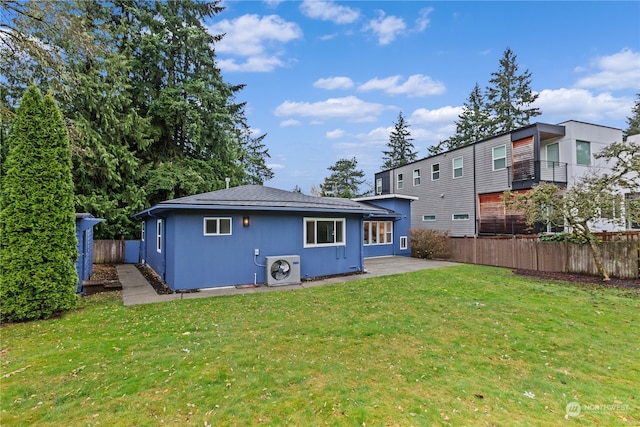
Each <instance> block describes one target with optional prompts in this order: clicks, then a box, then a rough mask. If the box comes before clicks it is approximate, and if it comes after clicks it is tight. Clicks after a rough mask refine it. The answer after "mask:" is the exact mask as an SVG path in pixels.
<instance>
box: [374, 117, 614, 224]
mask: <svg viewBox="0 0 640 427" xmlns="http://www.w3.org/2000/svg"><path fill="white" fill-rule="evenodd" d="M615 141H622V130H620V129H615V128H611V127H607V126H600V125H595V124H589V123H583V122H578V121H567V122H563V123H560V124H557V125H553V124H546V123H535V124H532V125H529V126H525V127H522V128H520V129H516V130H514V131H511V132H507V133H503V134H500V135H496V136H494V137H491V138H487V139H484V140H481V141H478V142H475V143H472V144H470V145H467V146H464V147H461V148H457V149H454V150H451V151H448V152H445V153H441V154H437V155H433V156H429V157H426V158H423V159H421V160H418V161H415V162H413V163H409V164H407V165H404V166H401V167H398V168H394V169H389V170H385V171H382V172H378V173H376V175H375V183H376V194H381V195H385V194H386V195H391V194H395V195H405V196H412V197H416V198H417V200H416V201H415V202H413V204H412V208H411V212H412V214H411V228H426V229H434V230H442V231H448V232H449V233H450V235H452V236H474V235H483V234H487V235H493V234H524V233H528V232H530V230H527V227H526V225H525V223H524V219H523V218H522V216H521V215H519V214H518V213H517V212H509V211H508V210H507V209H506V208H505V205H504V202H503V199H502V195H503V193H504V191H506V190H511V191H514V192H518V191H527V190H529V189H531V188H532V187H533V186H534V185H535V184H537V183H540V182H553V183H555V184H557V185H560V186H570V185H572V182H573V181H574V180H575V178H578V177H580V176H583V175H584V174H585V173H587V172H588V171H589V170H592V169H594V168H595V169H597V168H599V167H602V166H604V163H603V162H602V161H601V160H598V159H596V158H595V157H594V154H595V153H597V152H598V151H600V150H601V149H602V148H603V147H605V146H607V145H608V144H611V143H612V142H615ZM549 231H551V230H549ZM607 231H613V230H607Z"/></svg>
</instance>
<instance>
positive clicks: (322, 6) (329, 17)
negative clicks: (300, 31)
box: [300, 0, 360, 24]
mask: <svg viewBox="0 0 640 427" xmlns="http://www.w3.org/2000/svg"><path fill="white" fill-rule="evenodd" d="M300 12H302V14H303V15H305V16H307V17H308V18H313V19H320V20H322V21H331V22H333V23H334V24H351V23H353V22H355V21H357V20H358V18H359V17H360V11H359V10H358V9H353V8H350V7H348V6H340V5H337V4H335V3H334V2H333V1H317V0H305V1H303V2H302V4H301V5H300Z"/></svg>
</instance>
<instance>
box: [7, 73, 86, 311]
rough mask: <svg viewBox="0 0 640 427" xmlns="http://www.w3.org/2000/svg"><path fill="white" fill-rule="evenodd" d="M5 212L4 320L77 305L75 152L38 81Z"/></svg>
mask: <svg viewBox="0 0 640 427" xmlns="http://www.w3.org/2000/svg"><path fill="white" fill-rule="evenodd" d="M5 167H6V173H5V175H4V177H3V179H2V211H1V213H2V214H1V215H0V235H1V236H2V239H1V241H0V270H1V271H2V275H0V304H1V308H2V309H1V310H0V313H1V316H2V320H3V321H21V320H31V319H40V318H47V317H50V316H51V315H53V314H54V313H56V312H59V311H63V310H68V309H70V308H72V307H73V306H74V304H75V301H76V296H75V289H76V286H77V284H78V275H77V273H76V270H75V259H76V258H77V255H78V254H77V249H76V244H77V241H76V235H75V209H74V205H73V181H72V178H71V152H70V148H69V139H68V136H67V128H66V125H65V123H64V120H63V118H62V114H61V112H60V110H59V109H58V108H57V106H56V105H55V101H54V100H53V96H51V95H47V96H46V97H44V98H43V96H42V94H41V93H40V91H39V90H38V89H37V88H36V87H35V86H31V87H29V88H28V90H27V92H26V93H25V95H24V97H23V98H22V101H21V103H20V106H19V108H18V110H17V114H16V119H15V121H14V123H13V126H12V130H11V133H10V134H9V154H8V157H7V161H6V165H5Z"/></svg>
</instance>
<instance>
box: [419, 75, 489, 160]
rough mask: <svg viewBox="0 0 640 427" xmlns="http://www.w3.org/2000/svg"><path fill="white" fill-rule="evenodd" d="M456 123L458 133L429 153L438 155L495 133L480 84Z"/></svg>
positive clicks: (431, 148)
mask: <svg viewBox="0 0 640 427" xmlns="http://www.w3.org/2000/svg"><path fill="white" fill-rule="evenodd" d="M458 119H459V120H458V121H457V122H456V133H455V134H454V135H453V136H452V137H450V138H448V139H445V140H444V141H441V142H440V143H438V144H437V145H435V146H432V147H429V153H431V154H438V153H442V152H444V151H449V150H453V149H454V148H458V147H462V146H465V145H467V144H472V143H474V142H477V141H480V140H482V139H484V138H488V137H490V136H492V135H493V134H494V133H495V125H494V123H493V122H492V120H491V117H490V114H489V111H488V110H487V107H486V105H485V99H484V94H483V93H482V90H481V89H480V86H479V85H478V83H476V85H475V86H474V88H473V91H471V93H470V94H469V98H468V99H467V102H465V103H464V106H463V107H462V113H460V115H459V116H458Z"/></svg>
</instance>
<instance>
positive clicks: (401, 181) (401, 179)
mask: <svg viewBox="0 0 640 427" xmlns="http://www.w3.org/2000/svg"><path fill="white" fill-rule="evenodd" d="M396 188H397V189H398V190H402V189H403V188H404V174H403V173H399V174H398V175H397V176H396Z"/></svg>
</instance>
